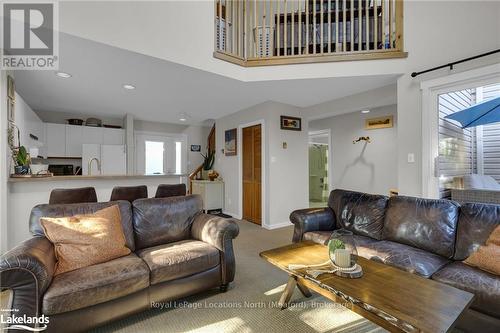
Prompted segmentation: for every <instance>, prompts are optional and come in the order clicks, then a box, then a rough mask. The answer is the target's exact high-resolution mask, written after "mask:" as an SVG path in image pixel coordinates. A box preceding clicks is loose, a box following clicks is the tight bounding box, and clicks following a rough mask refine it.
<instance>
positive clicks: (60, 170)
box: [49, 164, 74, 176]
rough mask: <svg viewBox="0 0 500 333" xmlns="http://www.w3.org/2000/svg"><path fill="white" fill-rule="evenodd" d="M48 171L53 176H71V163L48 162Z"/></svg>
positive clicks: (72, 172) (72, 173)
mask: <svg viewBox="0 0 500 333" xmlns="http://www.w3.org/2000/svg"><path fill="white" fill-rule="evenodd" d="M49 171H50V172H52V174H53V175H54V176H72V175H74V171H73V164H49Z"/></svg>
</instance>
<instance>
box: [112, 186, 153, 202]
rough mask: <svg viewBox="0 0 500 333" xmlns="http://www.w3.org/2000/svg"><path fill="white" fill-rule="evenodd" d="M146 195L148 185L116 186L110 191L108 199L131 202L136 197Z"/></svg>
mask: <svg viewBox="0 0 500 333" xmlns="http://www.w3.org/2000/svg"><path fill="white" fill-rule="evenodd" d="M147 197H148V187H147V186H146V185H140V186H116V187H114V188H113V191H112V192H111V198H110V199H109V201H117V200H126V201H129V202H131V203H132V202H133V201H134V200H137V199H143V198H147Z"/></svg>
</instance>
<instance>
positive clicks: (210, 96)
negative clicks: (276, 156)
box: [15, 33, 396, 124]
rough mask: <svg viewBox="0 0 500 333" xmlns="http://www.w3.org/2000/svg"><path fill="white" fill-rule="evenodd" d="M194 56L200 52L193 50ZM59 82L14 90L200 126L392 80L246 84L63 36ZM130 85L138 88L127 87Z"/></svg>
mask: <svg viewBox="0 0 500 333" xmlns="http://www.w3.org/2000/svg"><path fill="white" fill-rule="evenodd" d="M193 52H195V50H193ZM59 59H60V70H61V71H64V72H68V73H70V74H72V75H73V77H71V78H69V79H61V78H59V77H57V76H56V75H55V74H54V72H52V71H17V72H16V73H15V79H16V90H17V91H18V93H19V94H20V95H21V96H22V97H23V98H24V99H25V100H26V102H27V103H28V104H29V105H30V106H31V107H32V108H33V109H34V110H35V111H54V112H71V113H75V114H94V115H102V116H103V117H104V116H106V117H122V116H124V115H125V114H126V113H130V114H133V115H134V116H135V117H136V118H138V119H142V120H149V121H159V122H171V123H180V122H179V118H180V114H181V113H182V112H185V113H187V114H188V115H189V120H188V123H190V124H201V123H203V122H204V121H205V120H207V119H217V118H220V117H222V116H225V115H228V114H231V113H234V112H237V111H239V110H241V109H244V108H247V107H250V106H252V105H255V104H258V103H262V102H265V101H268V100H273V101H277V102H282V103H287V104H291V105H295V106H298V107H307V106H311V105H314V104H318V103H322V102H325V101H329V100H333V99H337V98H340V97H343V96H348V95H353V94H356V93H359V92H363V91H367V90H371V89H375V88H378V87H382V86H386V85H389V84H391V83H394V82H395V81H396V76H395V75H379V76H364V77H343V78H338V77H337V78H326V79H325V78H322V79H302V80H282V81H261V82H242V81H239V80H235V79H231V78H227V77H223V76H219V75H216V74H213V73H210V72H205V71H201V70H198V69H193V68H191V67H187V66H184V65H179V64H176V63H172V62H168V61H165V60H161V59H157V58H153V57H150V56H145V55H142V54H138V53H134V52H130V51H127V50H123V49H120V48H116V47H112V46H108V45H105V44H101V43H97V42H93V41H89V40H86V39H82V38H79V37H74V36H71V35H68V34H63V33H61V34H60V52H59ZM125 83H130V84H133V85H135V86H136V87H137V88H136V89H135V90H125V89H123V87H122V85H123V84H125Z"/></svg>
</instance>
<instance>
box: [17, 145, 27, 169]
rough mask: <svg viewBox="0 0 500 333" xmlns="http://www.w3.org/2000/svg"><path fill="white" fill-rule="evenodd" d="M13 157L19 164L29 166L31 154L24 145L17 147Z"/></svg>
mask: <svg viewBox="0 0 500 333" xmlns="http://www.w3.org/2000/svg"><path fill="white" fill-rule="evenodd" d="M13 157H14V161H15V162H16V165H17V166H27V165H29V163H30V156H29V155H28V152H27V151H26V148H25V147H24V146H20V147H19V148H17V149H16V151H15V152H14V156H13Z"/></svg>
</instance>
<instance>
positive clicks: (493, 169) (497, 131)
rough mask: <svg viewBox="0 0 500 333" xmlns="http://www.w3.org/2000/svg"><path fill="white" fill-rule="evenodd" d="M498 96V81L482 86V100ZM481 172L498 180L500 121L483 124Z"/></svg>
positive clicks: (499, 175)
mask: <svg viewBox="0 0 500 333" xmlns="http://www.w3.org/2000/svg"><path fill="white" fill-rule="evenodd" d="M496 97H500V83H498V84H492V85H489V86H485V87H483V101H487V100H490V99H492V98H496ZM483 168H484V169H483V172H484V174H485V175H488V176H492V177H493V178H495V180H496V181H497V182H500V123H495V124H490V125H484V126H483Z"/></svg>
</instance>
